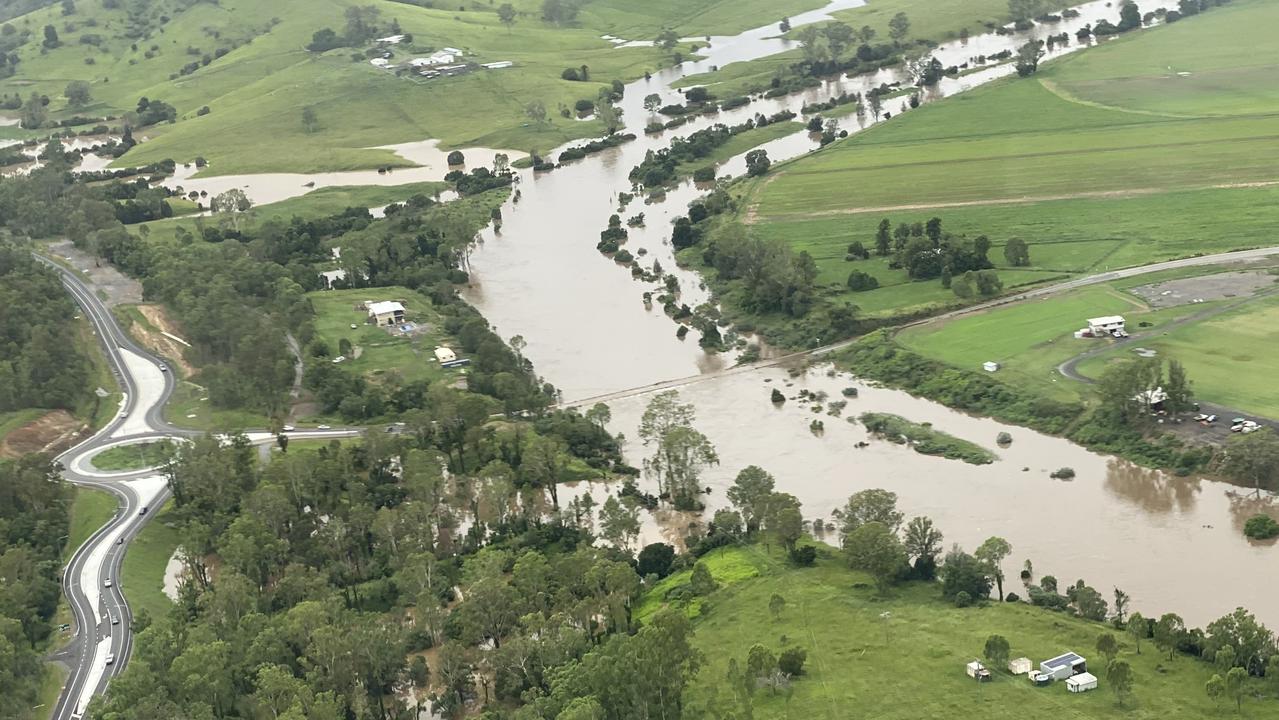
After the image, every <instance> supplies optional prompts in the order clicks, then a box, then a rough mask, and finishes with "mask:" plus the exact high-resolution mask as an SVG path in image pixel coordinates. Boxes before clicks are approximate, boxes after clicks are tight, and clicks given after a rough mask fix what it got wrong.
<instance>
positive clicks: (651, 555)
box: [636, 542, 675, 578]
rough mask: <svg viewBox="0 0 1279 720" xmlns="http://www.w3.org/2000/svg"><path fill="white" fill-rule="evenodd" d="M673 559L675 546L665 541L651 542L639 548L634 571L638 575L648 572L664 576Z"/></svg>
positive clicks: (644, 574) (669, 571) (667, 573)
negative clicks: (641, 548)
mask: <svg viewBox="0 0 1279 720" xmlns="http://www.w3.org/2000/svg"><path fill="white" fill-rule="evenodd" d="M674 561H675V548H673V547H671V546H670V545H667V544H666V543H660V542H659V543H652V544H649V545H645V546H644V549H643V550H640V554H639V559H638V563H637V567H636V572H638V573H639V575H640V577H647V576H649V575H650V574H651V575H656V576H657V577H659V578H664V577H666V576H667V575H669V574H670V573H671V563H672V562H674Z"/></svg>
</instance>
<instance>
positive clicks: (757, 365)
mask: <svg viewBox="0 0 1279 720" xmlns="http://www.w3.org/2000/svg"><path fill="white" fill-rule="evenodd" d="M1274 255H1279V246H1271V247H1264V248H1254V249H1252V250H1237V251H1234V252H1224V253H1216V254H1213V255H1200V256H1197V257H1190V258H1182V259H1180V260H1167V261H1165V262H1159V263H1154V264H1151V265H1141V266H1138V267H1130V268H1124V269H1122V270H1111V271H1108V272H1104V273H1098V274H1096V275H1087V276H1084V277H1080V278H1074V279H1072V280H1066V281H1064V282H1060V283H1055V284H1053V285H1046V286H1044V287H1041V288H1036V289H1034V290H1027V291H1026V292H1022V293H1017V294H1015V295H1008V296H1005V297H1001V298H997V299H995V300H991V301H989V302H984V303H978V304H976V305H969V306H968V307H963V308H960V309H958V310H952V311H950V312H946V313H942V314H940V315H933V316H932V317H928V318H924V319H922V320H916V321H914V322H910V323H905V324H903V325H899V326H897V327H896V328H895V329H896V330H903V329H905V328H909V327H916V326H919V325H929V324H932V323H938V322H945V321H947V320H953V319H955V318H958V317H963V316H964V315H971V314H973V313H978V312H983V311H985V310H991V309H993V308H997V307H1002V306H1004V305H1013V304H1016V303H1021V302H1025V301H1027V300H1035V299H1040V298H1046V297H1049V296H1051V295H1057V294H1060V293H1064V292H1068V291H1070V290H1078V289H1079V288H1082V287H1088V286H1089V285H1098V284H1100V283H1106V282H1111V281H1114V280H1122V279H1124V278H1131V277H1138V276H1140V275H1149V274H1151V273H1157V272H1164V271H1166V270H1180V269H1183V268H1192V267H1201V266H1205V265H1222V264H1225V263H1232V262H1241V261H1243V262H1247V261H1251V260H1260V259H1263V258H1267V257H1271V256H1274ZM857 339H858V338H856V337H853V338H848V339H846V340H840V341H839V342H836V343H831V344H829V345H823V346H821V347H819V348H814V349H812V350H804V351H802V352H796V353H789V354H786V355H781V356H778V357H774V358H767V359H764V360H756V361H755V362H750V363H744V364H742V365H737V366H735V367H731V368H728V369H725V370H720V371H718V372H713V373H705V374H701V375H690V376H688V377H683V378H677V379H673V380H666V381H663V382H659V383H653V384H650V385H644V386H641V387H634V388H628V389H626V390H619V391H617V392H611V393H607V394H604V395H595V396H592V397H587V398H580V399H575V400H567V401H564V402H562V403H560V407H562V408H582V407H588V406H590V405H594V404H596V403H601V402H602V403H609V402H613V401H615V400H622V399H624V398H629V397H634V396H636V395H644V394H646V393H651V392H658V391H662V390H671V389H674V388H678V387H682V386H685V385H692V384H695V383H700V382H705V381H707V380H714V379H716V378H721V377H729V376H732V375H741V374H743V373H748V372H752V371H755V370H759V369H761V368H769V367H776V366H778V365H785V364H787V363H792V362H799V361H803V360H808V359H813V358H819V357H821V356H823V355H828V354H830V353H833V352H837V351H839V350H843V349H844V348H846V347H848V346H850V345H852V344H853V343H854V342H857ZM1079 359H1082V358H1075V360H1079ZM1063 372H1064V371H1063ZM1071 377H1074V376H1071ZM1077 379H1078V378H1077Z"/></svg>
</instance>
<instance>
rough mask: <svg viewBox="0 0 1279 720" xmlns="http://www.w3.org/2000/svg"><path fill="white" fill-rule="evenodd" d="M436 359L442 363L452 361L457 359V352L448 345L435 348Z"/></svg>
mask: <svg viewBox="0 0 1279 720" xmlns="http://www.w3.org/2000/svg"><path fill="white" fill-rule="evenodd" d="M435 359H436V360H437V361H438V362H439V363H440V364H443V363H450V362H454V361H456V360H457V353H455V352H453V351H452V350H451V349H449V348H446V347H442V346H441V347H437V348H435Z"/></svg>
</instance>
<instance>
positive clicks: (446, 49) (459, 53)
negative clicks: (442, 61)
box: [441, 47, 464, 57]
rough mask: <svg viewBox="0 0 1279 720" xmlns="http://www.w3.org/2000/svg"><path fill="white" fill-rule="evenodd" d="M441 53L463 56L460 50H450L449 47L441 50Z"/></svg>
mask: <svg viewBox="0 0 1279 720" xmlns="http://www.w3.org/2000/svg"><path fill="white" fill-rule="evenodd" d="M441 52H446V53H450V54H453V55H457V56H458V57H461V56H462V55H463V54H464V53H463V52H462V51H461V50H458V49H457V48H451V47H446V48H443V49H442V50H441Z"/></svg>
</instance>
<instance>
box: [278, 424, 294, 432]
mask: <svg viewBox="0 0 1279 720" xmlns="http://www.w3.org/2000/svg"><path fill="white" fill-rule="evenodd" d="M281 429H282V430H283V431H284V432H293V431H294V430H295V429H296V428H294V427H293V426H292V425H285V426H284V427H283V428H281Z"/></svg>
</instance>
